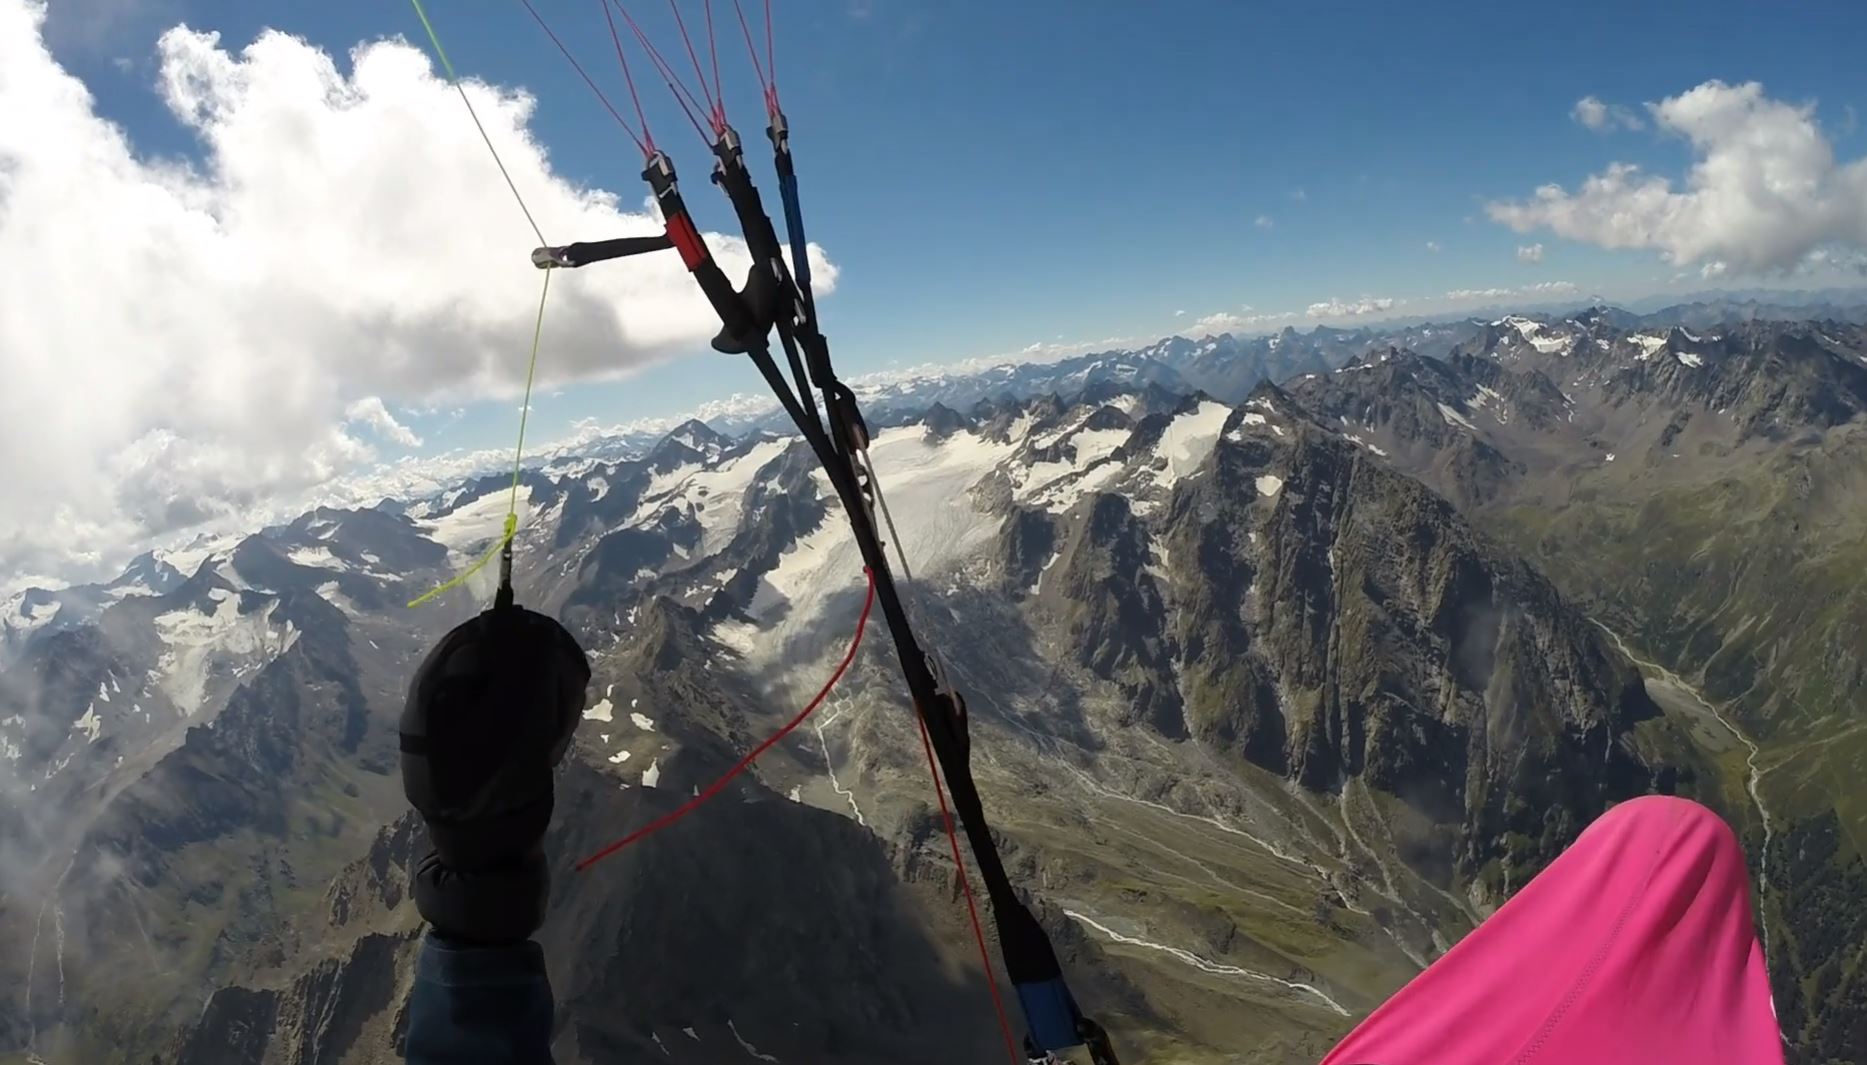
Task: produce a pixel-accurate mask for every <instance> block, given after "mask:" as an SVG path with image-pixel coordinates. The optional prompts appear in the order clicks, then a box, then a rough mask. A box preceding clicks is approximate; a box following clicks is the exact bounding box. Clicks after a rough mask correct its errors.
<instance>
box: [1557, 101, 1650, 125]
mask: <svg viewBox="0 0 1867 1065" xmlns="http://www.w3.org/2000/svg"><path fill="white" fill-rule="evenodd" d="M1569 114H1570V116H1571V117H1573V118H1574V119H1575V120H1576V121H1577V122H1580V123H1581V124H1582V125H1584V126H1587V127H1588V128H1589V129H1592V130H1594V131H1595V132H1596V133H1607V132H1609V131H1610V130H1615V129H1645V128H1646V123H1645V122H1642V121H1640V116H1639V115H1637V114H1635V113H1634V112H1633V111H1632V110H1630V109H1628V108H1626V107H1623V106H1621V105H1620V104H1608V103H1602V102H1601V101H1600V100H1599V99H1597V98H1595V97H1593V96H1584V97H1582V98H1581V99H1580V100H1577V101H1575V109H1574V110H1573V111H1570V112H1569Z"/></svg>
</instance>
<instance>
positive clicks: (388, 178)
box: [0, 0, 836, 576]
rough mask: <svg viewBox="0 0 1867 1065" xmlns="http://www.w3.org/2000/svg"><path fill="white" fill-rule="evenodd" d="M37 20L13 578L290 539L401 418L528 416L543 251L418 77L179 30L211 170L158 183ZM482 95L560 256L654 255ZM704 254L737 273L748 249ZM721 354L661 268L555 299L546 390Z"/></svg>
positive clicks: (11, 192) (176, 171)
mask: <svg viewBox="0 0 1867 1065" xmlns="http://www.w3.org/2000/svg"><path fill="white" fill-rule="evenodd" d="M45 15H46V10H45V7H44V5H43V4H40V3H37V2H36V0H0V115H4V116H6V117H5V119H4V120H3V121H0V293H4V298H0V351H4V352H5V353H6V354H5V358H6V363H7V380H6V386H5V387H4V388H0V454H6V455H15V456H16V455H26V454H30V455H32V456H34V461H31V462H9V463H4V464H0V492H3V493H4V494H5V497H6V498H9V499H13V500H31V501H33V506H32V507H30V508H27V507H13V508H6V509H5V510H3V511H0V576H4V574H5V573H6V572H7V571H15V572H31V571H40V572H46V571H50V572H64V571H67V570H69V569H70V568H71V566H72V564H73V563H77V564H79V565H82V564H85V563H93V564H99V565H102V564H105V563H109V562H111V561H113V560H120V558H121V557H122V555H123V554H124V553H125V552H126V551H128V550H131V549H133V548H135V547H137V546H140V545H142V544H143V543H146V542H148V541H149V540H151V539H152V538H158V537H161V536H162V535H163V534H165V533H175V532H178V531H180V530H182V529H183V528H184V527H186V526H189V525H193V524H196V523H199V522H202V521H208V520H216V521H228V522H232V521H248V520H251V519H252V518H253V517H255V516H258V517H271V516H276V515H277V514H278V513H290V512H291V510H290V509H289V508H290V507H291V506H292V505H293V504H294V503H295V502H296V500H297V499H299V498H302V497H303V495H304V494H305V493H306V492H309V491H311V490H313V489H315V488H316V487H317V486H321V485H325V484H327V483H328V482H330V481H331V479H332V478H333V477H336V476H339V475H341V474H342V473H343V472H344V471H346V470H350V469H355V468H359V467H367V465H368V464H369V463H371V462H373V461H375V459H376V455H375V446H374V445H373V444H372V443H371V442H369V440H366V439H363V438H360V436H359V432H361V436H362V437H373V438H374V440H375V441H376V442H378V443H382V442H387V443H394V444H400V445H403V446H407V443H408V441H409V440H410V439H412V438H413V434H412V433H411V432H410V431H409V430H408V429H407V427H406V426H402V425H401V423H400V422H398V421H396V419H395V418H394V417H393V416H392V415H390V414H389V411H390V409H391V408H392V407H403V408H406V407H424V406H434V405H438V404H442V403H445V404H447V405H450V406H451V405H455V404H458V403H463V402H468V401H478V400H486V399H510V400H516V398H517V396H518V394H519V391H520V389H521V387H522V384H523V380H524V373H525V356H526V353H527V351H528V350H529V346H530V342H531V330H532V322H533V318H534V315H535V314H536V311H537V300H538V288H539V284H540V275H539V273H538V271H537V270H535V269H534V268H533V267H532V266H531V264H530V262H529V260H528V253H529V251H530V250H531V247H532V246H533V244H534V243H536V241H535V238H534V237H533V235H532V233H531V231H530V229H529V227H528V226H527V225H526V224H525V221H524V219H523V217H522V216H521V215H520V214H519V212H518V210H517V208H516V206H515V205H514V203H513V202H512V199H511V194H510V192H509V191H508V190H507V189H506V187H505V185H504V183H503V182H502V181H501V180H500V178H499V174H498V171H497V170H496V169H495V168H494V166H493V162H492V160H491V158H490V157H489V156H488V154H487V152H486V147H485V145H484V144H482V143H481V142H480V138H479V134H478V133H477V132H475V130H474V128H473V123H472V122H471V121H469V119H468V117H467V115H466V114H465V113H464V109H463V108H462V107H461V103H460V100H459V98H458V97H457V96H456V95H455V94H454V91H453V89H452V88H451V87H450V86H449V85H448V84H447V83H446V82H445V81H444V80H443V79H442V78H440V77H439V76H438V75H437V73H436V71H435V70H434V69H433V68H432V67H431V65H430V63H429V60H428V58H427V57H426V55H425V54H424V53H423V52H421V51H420V50H419V49H417V48H415V47H413V46H411V45H409V44H407V43H406V42H403V41H399V40H391V41H381V42H376V43H371V44H365V45H362V46H359V47H358V48H357V49H356V50H355V51H354V52H353V53H352V54H351V55H350V56H349V57H347V60H345V61H338V60H334V59H333V58H332V57H330V56H328V55H326V54H324V53H323V52H321V51H319V50H318V49H316V48H314V47H312V46H311V45H309V44H307V43H306V42H304V41H301V40H298V39H296V38H293V37H289V36H286V35H283V34H279V33H272V32H268V33H264V34H262V35H260V36H259V37H258V38H257V39H256V40H254V41H253V42H252V43H251V44H249V45H247V46H246V47H245V48H243V49H239V50H237V51H236V50H230V49H229V48H227V47H224V46H223V45H222V43H221V41H220V39H219V37H218V36H217V35H215V34H211V33H201V32H196V31H193V30H190V29H187V28H176V29H173V30H170V31H169V32H167V33H165V34H164V35H163V36H162V37H161V39H160V42H159V44H158V46H157V53H156V61H157V68H158V76H157V85H158V87H159V92H160V95H161V101H162V103H163V104H165V105H166V106H167V108H168V110H169V111H170V112H171V113H172V115H173V116H174V118H175V119H176V120H178V121H179V122H180V123H181V124H182V126H183V127H184V128H185V129H186V130H187V131H188V132H189V133H191V134H192V135H193V136H194V138H195V139H196V143H197V145H198V153H197V156H198V157H197V158H196V159H194V160H192V161H178V160H175V159H166V160H162V159H155V158H152V157H150V156H149V155H147V154H146V153H144V152H143V151H140V150H139V148H138V146H137V145H135V144H133V143H132V142H131V141H130V140H129V138H128V135H127V134H126V133H125V131H124V130H123V129H122V128H120V127H118V126H116V125H114V124H112V123H110V122H109V121H106V120H105V119H104V118H102V117H101V116H99V115H98V113H97V110H96V107H95V105H94V101H93V100H92V98H91V95H90V93H89V92H88V91H87V89H86V87H85V86H84V85H83V84H82V83H81V82H80V81H79V80H78V79H77V78H76V77H75V76H73V75H72V74H70V73H69V72H67V71H66V70H65V69H63V68H62V67H61V66H60V65H59V64H58V63H57V62H56V61H55V60H54V59H53V57H52V55H51V54H50V53H49V51H48V50H47V48H46V46H45V43H44V39H43V35H42V29H43V23H44V19H45ZM466 89H467V92H468V94H469V96H471V97H472V99H473V101H474V105H475V107H477V108H478V110H479V114H480V118H481V120H482V121H483V122H484V123H485V124H486V127H487V132H488V134H489V135H490V136H491V137H492V139H493V141H494V143H495V144H497V145H498V147H499V150H500V152H501V154H502V156H503V157H504V160H505V164H506V166H507V167H508V168H509V169H510V171H511V173H512V177H513V180H514V181H515V182H516V183H517V185H518V187H519V188H520V190H522V192H523V193H524V195H525V197H526V199H527V201H528V203H529V204H530V206H531V210H532V212H533V214H534V215H536V216H537V219H538V222H539V225H540V226H541V227H542V228H543V229H544V232H545V235H546V236H547V237H548V238H550V239H552V240H556V241H570V240H574V239H588V238H596V237H607V236H623V235H630V234H646V233H653V232H658V231H659V223H658V222H657V220H656V219H654V218H653V217H651V216H650V215H649V214H648V213H646V212H645V211H630V210H625V209H624V208H623V207H622V202H623V201H622V200H621V199H619V198H618V196H617V195H615V194H613V193H611V192H607V191H603V190H599V189H591V188H586V187H582V186H579V185H577V184H574V183H573V182H571V181H569V180H566V179H565V178H563V177H561V176H560V175H558V174H557V173H556V172H555V171H554V170H553V169H552V166H551V163H550V160H549V158H548V155H547V153H546V150H545V147H544V146H543V145H542V144H540V143H539V142H538V140H537V139H536V138H535V136H534V135H533V133H532V132H531V129H530V122H531V119H532V112H533V100H532V99H531V98H530V97H529V96H527V95H526V94H525V93H523V92H522V91H518V90H514V89H510V88H502V87H496V86H491V85H487V84H482V83H478V82H469V83H468V84H467V86H466ZM701 184H704V183H701ZM693 192H694V193H695V194H700V193H702V192H703V190H702V189H699V188H696V189H694V190H693ZM630 201H631V202H639V194H635V193H632V194H631V195H630ZM708 238H709V242H710V243H711V244H712V246H713V249H714V251H715V254H716V255H717V256H718V257H719V259H720V262H721V266H722V267H723V268H724V269H725V270H726V271H727V273H728V274H729V275H735V276H736V275H739V274H742V273H743V272H744V270H745V269H746V268H747V265H748V262H749V260H748V257H747V255H746V251H745V247H744V244H743V242H741V241H738V240H736V239H729V238H723V237H720V236H718V235H715V234H709V235H708ZM812 262H813V273H814V274H815V275H816V277H817V280H818V284H819V286H822V287H825V288H828V287H833V286H834V283H835V277H836V271H835V268H834V266H832V265H831V264H830V263H829V262H827V261H825V260H824V258H823V256H822V253H821V251H820V250H818V249H813V250H812ZM716 327H717V322H716V321H715V320H714V319H713V315H712V312H711V310H710V309H709V308H708V306H707V305H706V303H705V301H704V299H703V298H702V297H701V296H700V294H699V292H698V291H697V290H696V288H695V286H694V285H693V283H692V281H691V280H690V279H689V278H688V277H687V275H686V273H685V271H684V270H683V269H682V267H681V264H680V261H679V259H678V258H677V257H675V256H674V255H672V254H666V255H657V256H644V257H641V258H637V259H630V260H625V261H621V262H616V263H608V264H604V265H603V266H602V267H600V268H593V269H590V270H586V271H581V272H577V273H568V272H567V273H562V274H560V275H558V276H557V278H556V280H554V283H553V284H552V286H551V306H550V309H549V310H548V312H547V315H546V321H545V336H544V354H543V356H542V358H541V360H540V363H539V378H540V381H539V384H540V387H549V386H552V385H562V384H564V383H567V382H571V381H576V380H587V379H592V378H602V377H616V376H622V375H626V374H629V373H631V372H634V371H635V370H637V369H639V368H641V367H642V366H643V365H645V364H647V363H649V362H651V361H654V360H657V359H663V358H667V357H670V356H672V355H673V354H675V353H677V352H679V351H681V350H683V349H684V348H686V347H689V346H693V345H697V344H698V343H699V342H701V340H702V339H703V338H704V337H705V336H707V335H708V334H709V333H711V332H712V331H713V330H714V329H715V328H716ZM372 401H374V402H372Z"/></svg>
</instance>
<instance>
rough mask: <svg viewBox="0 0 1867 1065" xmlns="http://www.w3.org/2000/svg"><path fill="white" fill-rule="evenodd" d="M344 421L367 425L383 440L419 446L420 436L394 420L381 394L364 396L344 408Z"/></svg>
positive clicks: (404, 445)
mask: <svg viewBox="0 0 1867 1065" xmlns="http://www.w3.org/2000/svg"><path fill="white" fill-rule="evenodd" d="M344 421H345V422H346V423H349V424H361V425H367V426H369V427H370V428H372V429H374V430H375V431H376V435H378V436H380V437H382V438H383V439H384V440H389V441H393V442H395V443H397V444H401V445H402V446H403V447H420V446H421V437H419V436H416V435H415V432H414V430H412V429H410V428H409V427H408V426H406V425H403V424H402V423H401V422H399V421H396V420H395V415H393V414H390V413H389V408H388V407H387V406H386V405H385V404H384V403H383V401H382V397H381V396H364V397H363V398H362V399H359V400H357V401H356V402H355V403H352V404H350V406H349V407H347V408H345V409H344Z"/></svg>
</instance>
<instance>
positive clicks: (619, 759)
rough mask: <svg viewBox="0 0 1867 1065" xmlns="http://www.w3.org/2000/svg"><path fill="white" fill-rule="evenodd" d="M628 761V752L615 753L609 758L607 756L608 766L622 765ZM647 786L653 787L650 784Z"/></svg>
mask: <svg viewBox="0 0 1867 1065" xmlns="http://www.w3.org/2000/svg"><path fill="white" fill-rule="evenodd" d="M628 760H629V752H628V751H617V752H616V753H615V754H612V755H610V756H609V764H610V765H621V764H622V763H624V762H626V761H628ZM649 786H650V787H654V785H652V784H651V785H649Z"/></svg>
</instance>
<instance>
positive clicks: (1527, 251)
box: [1517, 244, 1543, 263]
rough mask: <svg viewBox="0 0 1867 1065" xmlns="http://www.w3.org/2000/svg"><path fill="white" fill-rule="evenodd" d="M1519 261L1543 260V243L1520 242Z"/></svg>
mask: <svg viewBox="0 0 1867 1065" xmlns="http://www.w3.org/2000/svg"><path fill="white" fill-rule="evenodd" d="M1517 261H1518V262H1520V263H1540V262H1542V261H1543V246H1542V245H1541V244H1519V245H1517Z"/></svg>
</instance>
